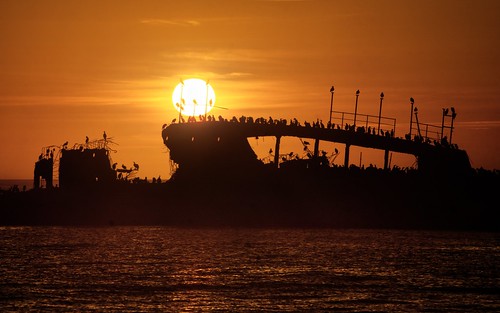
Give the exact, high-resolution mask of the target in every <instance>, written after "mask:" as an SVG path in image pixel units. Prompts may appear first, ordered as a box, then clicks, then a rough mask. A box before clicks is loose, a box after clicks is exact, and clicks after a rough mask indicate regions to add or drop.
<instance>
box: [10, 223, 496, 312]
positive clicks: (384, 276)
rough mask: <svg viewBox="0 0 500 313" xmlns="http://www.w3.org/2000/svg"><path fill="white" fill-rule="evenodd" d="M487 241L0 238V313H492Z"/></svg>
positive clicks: (43, 233)
mask: <svg viewBox="0 0 500 313" xmlns="http://www.w3.org/2000/svg"><path fill="white" fill-rule="evenodd" d="M499 256H500V248H499V236H498V234H495V233H474V232H426V231H396V230H393V231H384V230H329V229H317V230H312V229H295V230H292V229H274V230H273V229H220V230H217V229H180V228H167V227H107V228H106V227H104V228H64V227H19V228H15V227H2V228H0V260H1V261H0V262H1V266H0V310H1V311H2V312H15V311H16V312H17V311H44V312H63V311H64V312H88V311H106V312H151V311H165V312H179V311H182V312H190V311H196V312H200V311H216V312H227V311H232V312H236V311H238V312H262V311H267V312H269V311H275V312H296V311H315V312H316V311H336V312H352V311H358V312H359V311H370V312H381V311H394V312H422V311H438V312H492V311H495V310H498V309H499V307H500V297H499V296H498V294H497V291H498V289H499V287H500V286H499V281H500V280H499V279H500V277H499V271H498V264H499V262H498V260H499Z"/></svg>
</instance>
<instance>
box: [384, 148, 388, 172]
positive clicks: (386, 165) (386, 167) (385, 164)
mask: <svg viewBox="0 0 500 313" xmlns="http://www.w3.org/2000/svg"><path fill="white" fill-rule="evenodd" d="M388 164H389V150H385V152H384V170H387V169H388V168H389V165H388Z"/></svg>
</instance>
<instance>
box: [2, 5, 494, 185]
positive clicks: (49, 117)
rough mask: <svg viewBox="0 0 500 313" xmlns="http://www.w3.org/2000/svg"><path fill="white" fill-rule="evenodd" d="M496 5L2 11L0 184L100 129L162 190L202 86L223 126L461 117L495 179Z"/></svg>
mask: <svg viewBox="0 0 500 313" xmlns="http://www.w3.org/2000/svg"><path fill="white" fill-rule="evenodd" d="M499 12H500V1H477V0H472V1H459V0H450V1H443V0H432V1H404V0H394V1H384V0H376V1H335V0H318V1H314V0H309V1H307V0H304V1H300V0H296V1H286V0H281V1H265V0H223V1H201V0H200V1H198V0H193V1H170V0H166V1H161V0H159V1H147V0H144V1H125V0H116V1H111V0H107V1H102V0H99V1H76V0H75V1H73V0H59V1H57V0H56V1H51V0H46V1H37V0H33V1H25V0H12V1H10V0H1V1H0V45H1V49H0V127H1V132H0V140H1V142H2V148H1V150H0V179H7V178H32V176H33V168H34V162H35V161H36V159H37V157H38V155H39V154H40V149H41V148H42V147H43V146H47V145H60V144H62V143H63V142H65V141H69V142H70V145H73V144H74V143H83V142H84V140H85V136H89V137H90V138H91V139H100V138H101V135H102V132H103V131H104V130H105V131H106V132H107V134H108V136H109V137H112V138H113V140H114V141H115V142H117V143H118V145H117V146H116V147H115V148H116V149H117V150H118V153H114V154H112V158H113V160H114V161H116V162H119V164H121V163H124V164H127V165H132V162H134V161H135V162H137V163H139V164H140V168H141V171H140V172H139V176H141V177H145V176H147V177H150V178H151V177H153V176H158V175H161V176H162V177H164V178H166V177H168V176H169V173H170V168H169V162H168V154H167V153H166V152H167V150H166V148H165V147H164V146H163V143H162V139H161V136H160V132H161V126H162V124H163V123H166V122H167V123H170V122H171V120H172V119H173V118H175V117H177V112H176V111H175V109H174V107H173V105H172V103H171V95H172V91H173V89H174V88H175V86H176V84H177V83H178V82H179V79H180V78H184V79H186V78H190V77H198V78H202V79H209V80H210V83H211V85H212V86H213V88H214V89H215V93H216V95H217V103H216V105H218V106H221V107H227V108H229V110H227V111H225V110H220V109H219V110H217V109H215V110H214V111H212V113H213V114H214V115H216V116H217V115H219V114H222V115H224V116H225V117H227V118H231V117H232V116H233V115H234V116H238V117H239V116H241V115H247V116H250V115H251V116H254V117H260V116H264V117H268V116H273V117H275V118H293V117H297V118H298V119H299V120H300V121H305V120H308V121H314V120H316V119H318V118H319V119H322V120H324V121H325V120H327V119H328V114H329V106H330V93H329V89H330V86H331V85H334V86H335V102H334V106H335V107H334V109H335V110H339V111H349V112H352V111H353V110H354V100H355V96H354V95H355V91H356V90H357V89H359V90H360V91H361V95H360V98H359V104H358V113H361V114H374V115H376V114H378V104H379V94H380V92H381V91H383V92H384V94H385V100H384V106H383V115H385V116H389V117H393V118H396V119H397V127H396V135H397V136H401V137H402V136H404V134H405V133H406V132H407V130H408V127H409V126H408V125H409V114H410V105H409V100H408V99H409V98H410V97H413V98H415V105H416V106H417V107H418V108H419V112H420V114H419V118H420V121H421V122H424V123H431V124H436V125H440V123H441V122H440V121H441V109H442V108H445V107H451V106H454V107H455V108H456V110H457V113H458V116H457V119H456V120H455V125H456V130H455V132H454V133H453V141H454V142H455V143H457V144H458V145H459V147H461V148H463V149H465V150H466V151H467V152H468V154H469V157H470V159H471V162H472V165H473V167H476V168H477V167H481V166H482V167H485V168H489V169H493V168H496V169H500V158H499V157H498V151H500V139H499V135H500V131H499V130H500V107H499V104H498V99H499V98H500V59H499V56H500V36H499V33H498V32H499V30H500V13H499Z"/></svg>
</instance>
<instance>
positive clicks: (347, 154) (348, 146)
mask: <svg viewBox="0 0 500 313" xmlns="http://www.w3.org/2000/svg"><path fill="white" fill-rule="evenodd" d="M350 148H351V145H350V144H348V143H346V144H345V157H344V167H345V168H346V169H347V168H349V149H350Z"/></svg>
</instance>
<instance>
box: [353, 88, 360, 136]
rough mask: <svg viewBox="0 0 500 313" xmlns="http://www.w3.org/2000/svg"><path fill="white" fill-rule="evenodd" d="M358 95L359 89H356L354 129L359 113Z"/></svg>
mask: <svg viewBox="0 0 500 313" xmlns="http://www.w3.org/2000/svg"><path fill="white" fill-rule="evenodd" d="M358 97H359V89H358V90H356V105H355V107H354V130H356V114H357V113H358Z"/></svg>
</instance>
